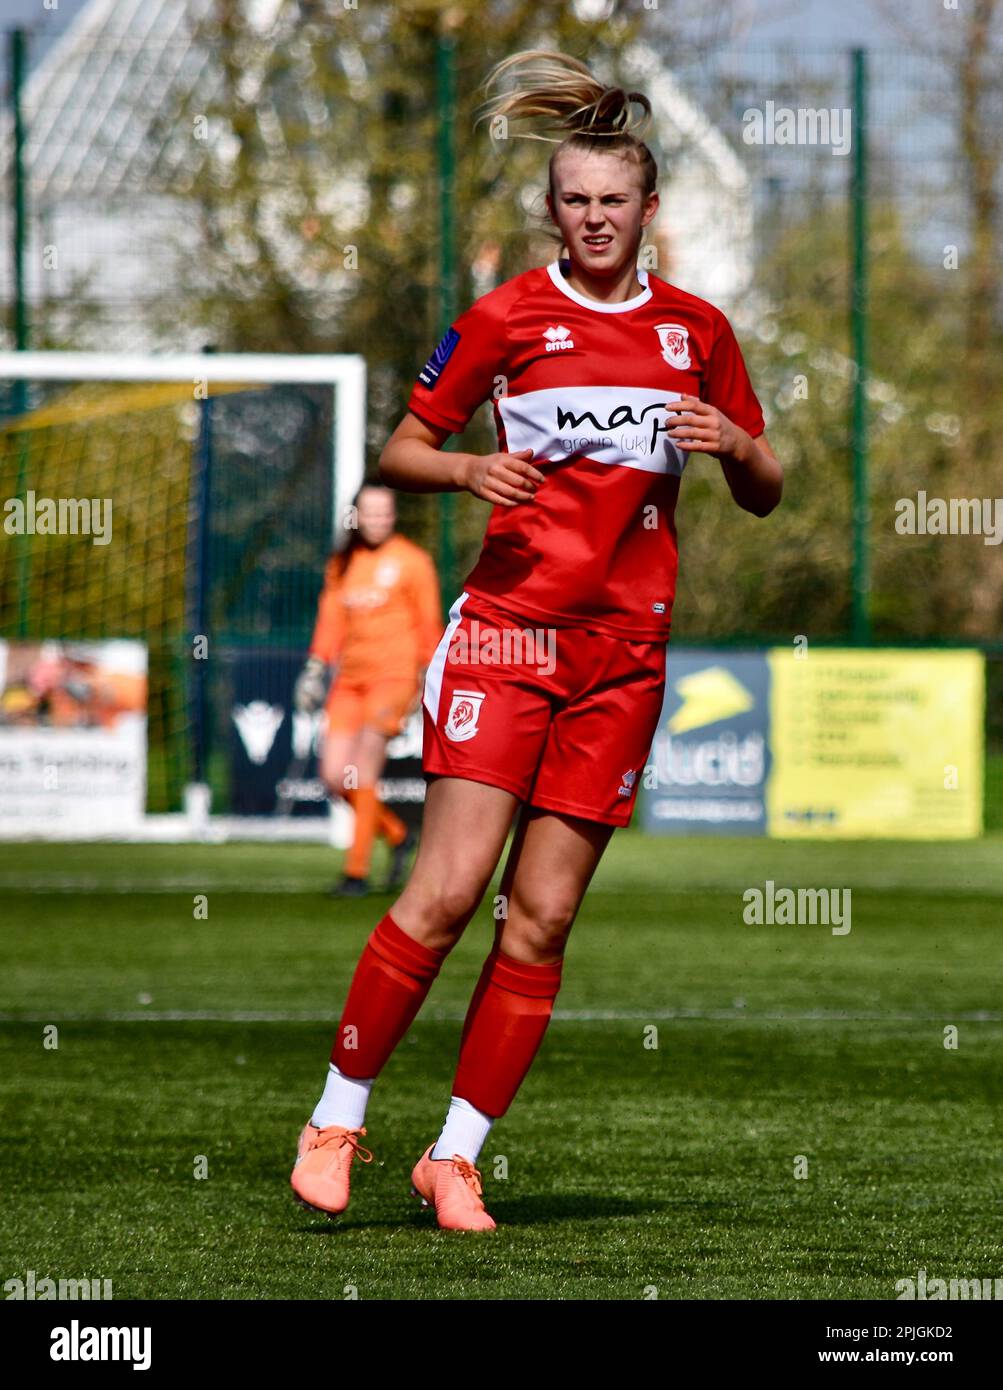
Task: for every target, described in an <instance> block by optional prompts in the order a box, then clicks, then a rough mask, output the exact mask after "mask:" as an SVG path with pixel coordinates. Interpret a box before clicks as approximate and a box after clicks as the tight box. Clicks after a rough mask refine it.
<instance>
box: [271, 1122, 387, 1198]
mask: <svg viewBox="0 0 1003 1390" xmlns="http://www.w3.org/2000/svg"><path fill="white" fill-rule="evenodd" d="M365 1132H366V1131H365V1130H364V1129H346V1128H345V1126H344V1125H328V1126H327V1127H326V1128H324V1129H318V1128H317V1126H316V1125H314V1124H306V1125H304V1127H303V1133H302V1134H301V1135H300V1139H299V1150H298V1152H297V1154H296V1162H295V1164H294V1165H293V1173H292V1177H291V1178H290V1180H289V1181H290V1182H291V1183H292V1189H293V1194H294V1196H295V1198H296V1200H297V1202H299V1203H300V1205H301V1206H304V1207H308V1208H309V1210H310V1211H319V1212H323V1213H325V1214H326V1215H327V1216H338V1215H339V1214H340V1213H341V1212H343V1211H344V1210H345V1208H346V1207H347V1206H348V1197H349V1187H350V1170H351V1167H352V1159H353V1158H354V1157H355V1155H356V1154H358V1155H359V1157H360V1158H361V1160H362V1162H363V1163H372V1161H373V1156H372V1154H371V1153H370V1152H369V1150H368V1149H364V1148H363V1147H362V1145H361V1144H360V1143H359V1141H358V1139H357V1138H356V1136H357V1135H359V1134H365Z"/></svg>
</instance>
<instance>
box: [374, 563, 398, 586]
mask: <svg viewBox="0 0 1003 1390" xmlns="http://www.w3.org/2000/svg"><path fill="white" fill-rule="evenodd" d="M399 576H400V565H398V563H397V561H396V560H382V561H381V562H380V564H379V565H377V567H376V582H377V584H379V585H380V587H381V588H383V589H389V588H392V587H393V585H394V584H396V583H397V580H398V578H399Z"/></svg>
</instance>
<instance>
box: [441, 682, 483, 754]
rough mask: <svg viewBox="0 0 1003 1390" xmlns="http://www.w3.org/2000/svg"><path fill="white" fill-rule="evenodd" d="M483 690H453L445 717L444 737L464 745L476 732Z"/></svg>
mask: <svg viewBox="0 0 1003 1390" xmlns="http://www.w3.org/2000/svg"><path fill="white" fill-rule="evenodd" d="M483 699H484V691H483V690H454V691H453V698H452V700H451V702H450V705H449V714H448V715H447V716H446V726H445V730H444V732H445V735H446V737H447V738H449V739H452V740H453V742H454V743H465V742H466V741H467V739H468V738H473V736H474V734H476V732H477V718H478V715H479V714H480V712H481V701H482V700H483Z"/></svg>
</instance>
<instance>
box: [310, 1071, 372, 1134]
mask: <svg viewBox="0 0 1003 1390" xmlns="http://www.w3.org/2000/svg"><path fill="white" fill-rule="evenodd" d="M375 1080H376V1078H375V1076H374V1077H371V1078H370V1079H369V1080H368V1081H360V1080H358V1079H357V1078H356V1077H354V1076H342V1074H341V1072H340V1071H339V1070H338V1068H337V1067H336V1066H335V1065H334V1063H333V1062H331V1063H330V1065H329V1067H328V1075H327V1084H326V1085H325V1087H324V1094H323V1095H322V1096H321V1098H320V1100H319V1101H318V1102H317V1108H316V1110H314V1112H313V1115H312V1116H311V1118H310V1123H311V1124H312V1125H316V1126H317V1128H318V1129H326V1128H327V1126H328V1125H344V1126H345V1128H346V1129H361V1128H362V1123H363V1121H364V1120H365V1118H366V1104H367V1102H368V1100H369V1092H370V1091H371V1090H372V1088H373V1082H374V1081H375Z"/></svg>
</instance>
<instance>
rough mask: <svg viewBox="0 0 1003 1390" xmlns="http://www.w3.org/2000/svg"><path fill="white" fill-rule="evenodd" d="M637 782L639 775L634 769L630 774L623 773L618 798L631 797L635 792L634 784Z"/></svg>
mask: <svg viewBox="0 0 1003 1390" xmlns="http://www.w3.org/2000/svg"><path fill="white" fill-rule="evenodd" d="M636 781H637V773H636V772H635V771H634V769H633V768H631V770H630V771H629V772H625V773H623V774H622V776H621V777H620V785H619V787H618V788H617V792H616V794H617V796H630V794H631V792H632V791H633V790H634V783H635V782H636Z"/></svg>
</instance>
